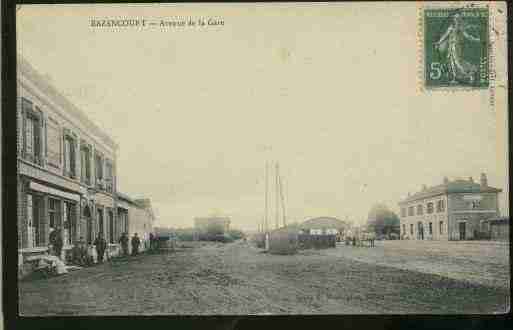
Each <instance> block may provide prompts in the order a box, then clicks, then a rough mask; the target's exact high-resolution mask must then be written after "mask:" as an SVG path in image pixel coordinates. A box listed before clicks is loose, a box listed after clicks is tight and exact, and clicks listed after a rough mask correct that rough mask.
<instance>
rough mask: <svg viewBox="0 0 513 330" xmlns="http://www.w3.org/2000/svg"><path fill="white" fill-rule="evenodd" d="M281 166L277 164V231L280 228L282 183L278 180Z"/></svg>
mask: <svg viewBox="0 0 513 330" xmlns="http://www.w3.org/2000/svg"><path fill="white" fill-rule="evenodd" d="M278 171H279V165H278V162H276V173H275V174H276V229H278V228H279V227H280V199H279V198H280V192H279V189H280V181H279V178H278Z"/></svg>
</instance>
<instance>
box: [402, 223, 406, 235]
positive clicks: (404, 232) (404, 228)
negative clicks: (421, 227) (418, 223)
mask: <svg viewBox="0 0 513 330" xmlns="http://www.w3.org/2000/svg"><path fill="white" fill-rule="evenodd" d="M403 234H406V225H405V224H403Z"/></svg>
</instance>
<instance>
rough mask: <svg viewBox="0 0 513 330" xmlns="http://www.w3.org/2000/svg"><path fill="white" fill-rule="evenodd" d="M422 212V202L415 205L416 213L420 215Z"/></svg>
mask: <svg viewBox="0 0 513 330" xmlns="http://www.w3.org/2000/svg"><path fill="white" fill-rule="evenodd" d="M422 213H424V208H423V206H422V204H419V205H417V214H418V215H422Z"/></svg>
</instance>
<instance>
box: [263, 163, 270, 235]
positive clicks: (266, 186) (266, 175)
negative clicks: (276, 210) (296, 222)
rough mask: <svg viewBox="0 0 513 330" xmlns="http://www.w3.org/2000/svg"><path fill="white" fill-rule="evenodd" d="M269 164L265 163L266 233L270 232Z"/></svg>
mask: <svg viewBox="0 0 513 330" xmlns="http://www.w3.org/2000/svg"><path fill="white" fill-rule="evenodd" d="M268 181H269V163H268V162H267V161H266V162H265V216H264V226H265V229H264V231H265V232H266V233H267V232H268V231H269V218H268V213H269V212H268V205H267V200H268V199H269V197H268V195H269V182H268Z"/></svg>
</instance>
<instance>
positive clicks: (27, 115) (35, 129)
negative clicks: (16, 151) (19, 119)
mask: <svg viewBox="0 0 513 330" xmlns="http://www.w3.org/2000/svg"><path fill="white" fill-rule="evenodd" d="M21 104H22V105H21V106H22V111H23V116H24V126H23V136H24V139H23V157H24V158H25V159H26V160H28V161H30V162H33V163H36V164H38V165H42V157H41V156H42V153H41V151H42V148H41V138H42V136H41V133H42V129H41V126H42V120H41V112H40V110H39V109H38V108H37V107H36V110H34V109H33V105H32V102H30V101H29V100H27V99H24V98H22V101H21Z"/></svg>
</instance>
